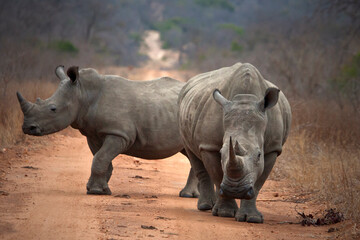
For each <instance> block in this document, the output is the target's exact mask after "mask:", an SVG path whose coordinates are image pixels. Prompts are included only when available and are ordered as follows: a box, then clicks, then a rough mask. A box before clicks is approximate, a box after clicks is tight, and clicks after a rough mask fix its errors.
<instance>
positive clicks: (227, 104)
mask: <svg viewBox="0 0 360 240" xmlns="http://www.w3.org/2000/svg"><path fill="white" fill-rule="evenodd" d="M178 104H179V126H180V134H181V137H182V139H183V142H184V147H185V150H186V152H187V154H188V157H189V159H190V162H191V166H192V169H193V171H194V172H195V175H196V176H197V178H198V180H199V191H200V197H199V199H198V205H197V207H198V209H199V210H210V209H212V214H213V215H215V216H222V217H234V216H235V219H236V220H237V221H241V222H254V223H262V222H263V215H262V214H261V213H260V212H259V211H258V210H257V208H256V198H257V196H258V193H259V191H260V189H261V187H262V186H263V184H264V182H265V180H266V179H267V177H268V176H269V174H270V171H271V170H272V168H273V166H274V164H275V160H276V158H277V157H278V156H279V155H280V154H281V151H282V146H283V144H284V143H285V141H286V139H287V136H288V134H289V129H290V124H291V109H290V105H289V103H288V101H287V99H286V97H285V95H284V94H283V93H282V92H281V91H280V90H279V89H278V88H277V87H276V86H275V85H274V84H272V83H270V82H269V81H267V80H265V79H264V78H263V76H262V75H261V74H260V72H259V71H258V70H257V69H256V68H255V67H254V66H252V65H251V64H248V63H244V64H242V63H236V64H235V65H233V66H231V67H225V68H221V69H218V70H215V71H211V72H207V73H203V74H200V75H197V76H195V77H193V78H191V79H190V80H189V81H188V82H187V83H186V85H185V86H184V87H183V89H182V90H181V92H180V94H179V100H178ZM214 184H215V186H216V191H214ZM235 199H241V200H240V208H238V206H237V203H236V201H235Z"/></svg>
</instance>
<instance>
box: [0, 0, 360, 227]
mask: <svg viewBox="0 0 360 240" xmlns="http://www.w3.org/2000/svg"><path fill="white" fill-rule="evenodd" d="M29 9H32V10H31V11H30V10H29ZM359 9H360V4H359V2H358V1H337V0H321V1H317V2H316V3H314V2H313V1H300V2H299V1H285V0H278V1H271V2H270V1H260V0H259V1H250V0H244V1H235V0H196V1H191V0H181V1H161V0H158V1H129V0H119V1H115V0H109V1H106V2H105V3H103V2H102V1H96V0H91V1H74V0H67V1H61V2H59V1H55V0H50V1H35V2H34V1H30V0H26V1H20V0H19V1H18V0H14V1H2V2H1V3H0V22H2V23H6V24H0V46H1V47H0V55H1V56H2V58H1V59H0V133H1V134H0V148H1V149H2V148H5V147H8V146H11V145H13V144H15V143H19V142H21V141H22V139H23V138H24V135H23V134H22V131H21V125H22V120H23V117H22V113H21V111H20V108H19V106H18V103H17V99H16V94H15V93H16V91H21V93H22V94H23V95H24V96H25V97H26V98H27V99H29V100H31V101H34V100H35V99H36V97H41V98H46V97H48V96H50V95H51V94H52V93H53V92H54V90H55V89H56V87H57V84H58V80H57V78H56V77H55V74H54V69H55V67H56V66H57V65H59V64H63V65H65V66H66V67H69V66H70V65H79V66H80V67H94V68H100V69H101V68H103V67H108V66H115V67H123V66H127V67H128V68H129V69H133V70H132V71H136V69H137V68H141V66H142V65H143V64H144V63H145V62H146V61H147V60H148V59H147V57H146V56H144V55H143V54H140V53H139V48H140V45H141V44H142V42H143V41H142V40H143V39H142V37H143V33H144V32H145V31H146V30H156V31H158V32H159V33H160V36H161V40H162V42H163V46H162V47H163V48H166V49H172V50H174V51H178V52H179V53H180V58H179V62H178V65H177V66H176V67H175V69H185V70H191V71H192V72H198V73H201V72H204V71H209V70H214V69H217V68H220V67H223V66H229V65H232V64H233V63H235V62H239V61H240V62H249V63H252V64H253V65H254V66H256V67H257V68H258V69H259V70H260V72H261V73H262V74H263V75H264V77H265V78H266V79H269V80H270V81H272V82H274V83H275V84H277V85H278V86H279V87H280V89H281V90H283V92H284V93H285V95H286V96H287V97H288V98H289V99H290V104H291V106H292V111H293V124H292V128H291V134H290V136H289V139H288V141H287V143H286V144H285V148H284V151H283V155H282V156H281V157H280V158H279V161H278V162H277V163H276V165H275V169H274V171H273V173H272V175H271V176H272V178H273V179H279V180H282V179H286V180H287V181H288V182H289V184H290V185H291V186H293V187H294V188H296V189H297V190H298V191H299V192H302V193H306V194H308V196H309V199H310V200H313V201H315V202H318V203H319V204H325V205H326V206H327V207H328V208H336V209H337V210H339V211H341V212H342V213H343V214H344V216H345V218H346V219H348V220H350V221H353V222H354V223H360V180H359V179H360V124H359V119H360V16H359V14H360V11H359ZM200 13H201V14H200ZM40 16H41V17H40ZM354 226H355V229H356V225H354Z"/></svg>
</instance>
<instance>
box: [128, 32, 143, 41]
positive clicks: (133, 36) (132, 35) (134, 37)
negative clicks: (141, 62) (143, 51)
mask: <svg viewBox="0 0 360 240" xmlns="http://www.w3.org/2000/svg"><path fill="white" fill-rule="evenodd" d="M129 38H130V39H132V40H134V42H136V43H137V44H140V43H141V42H142V41H143V39H142V36H141V34H140V33H137V32H131V33H130V34H129Z"/></svg>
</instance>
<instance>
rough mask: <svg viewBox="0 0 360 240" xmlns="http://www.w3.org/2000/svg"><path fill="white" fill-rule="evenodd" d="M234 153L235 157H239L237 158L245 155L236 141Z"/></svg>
mask: <svg viewBox="0 0 360 240" xmlns="http://www.w3.org/2000/svg"><path fill="white" fill-rule="evenodd" d="M235 153H236V155H239V156H245V154H246V150H245V148H244V147H243V146H241V145H240V143H239V142H238V141H236V143H235Z"/></svg>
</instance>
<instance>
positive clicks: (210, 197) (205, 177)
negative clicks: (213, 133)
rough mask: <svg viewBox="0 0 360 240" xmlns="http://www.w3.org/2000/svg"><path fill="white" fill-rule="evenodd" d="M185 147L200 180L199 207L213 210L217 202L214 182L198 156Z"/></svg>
mask: <svg viewBox="0 0 360 240" xmlns="http://www.w3.org/2000/svg"><path fill="white" fill-rule="evenodd" d="M185 149H186V153H187V155H188V157H189V160H190V163H191V167H192V169H193V171H194V173H195V176H196V177H197V179H198V181H199V183H198V189H199V192H200V196H199V199H198V202H197V208H198V209H199V210H202V211H205V210H211V209H212V207H213V206H214V203H215V192H214V184H213V182H212V181H211V179H210V176H209V174H208V172H207V171H206V169H205V167H204V164H203V163H202V161H201V160H200V159H199V158H198V157H196V156H195V154H194V153H192V152H191V150H189V149H187V148H185Z"/></svg>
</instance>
